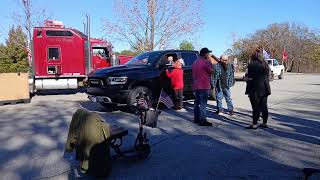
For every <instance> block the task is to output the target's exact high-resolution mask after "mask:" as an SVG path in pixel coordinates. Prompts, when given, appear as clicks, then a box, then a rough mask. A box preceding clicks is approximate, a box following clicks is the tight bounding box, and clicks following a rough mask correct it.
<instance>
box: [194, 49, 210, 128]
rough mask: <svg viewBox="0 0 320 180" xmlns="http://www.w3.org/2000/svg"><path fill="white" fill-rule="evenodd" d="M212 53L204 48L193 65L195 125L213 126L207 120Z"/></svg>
mask: <svg viewBox="0 0 320 180" xmlns="http://www.w3.org/2000/svg"><path fill="white" fill-rule="evenodd" d="M211 52H212V51H210V50H209V49H208V48H202V49H201V50H200V57H199V58H198V59H197V60H196V61H195V62H194V63H193V65H192V80H193V83H192V87H193V91H194V95H195V102H194V123H196V124H199V125H200V126H212V123H209V122H208V121H207V119H206V107H207V102H208V96H209V90H210V89H211V86H210V76H211V74H212V65H211V62H210V61H209V56H210V53H211Z"/></svg>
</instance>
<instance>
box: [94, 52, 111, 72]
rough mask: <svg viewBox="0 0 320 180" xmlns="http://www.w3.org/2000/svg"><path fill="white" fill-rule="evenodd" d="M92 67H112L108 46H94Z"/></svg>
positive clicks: (95, 68)
mask: <svg viewBox="0 0 320 180" xmlns="http://www.w3.org/2000/svg"><path fill="white" fill-rule="evenodd" d="M92 51H93V52H92V68H93V69H94V70H97V69H101V68H105V67H110V66H111V65H110V58H109V52H108V50H107V49H106V48H101V47H93V49H92Z"/></svg>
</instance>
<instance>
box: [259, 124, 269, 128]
mask: <svg viewBox="0 0 320 180" xmlns="http://www.w3.org/2000/svg"><path fill="white" fill-rule="evenodd" d="M259 128H261V129H266V128H268V125H267V124H261V125H260V126H259Z"/></svg>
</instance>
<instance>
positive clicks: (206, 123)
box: [199, 121, 212, 126]
mask: <svg viewBox="0 0 320 180" xmlns="http://www.w3.org/2000/svg"><path fill="white" fill-rule="evenodd" d="M199 126H212V123H210V122H208V121H202V122H200V123H199Z"/></svg>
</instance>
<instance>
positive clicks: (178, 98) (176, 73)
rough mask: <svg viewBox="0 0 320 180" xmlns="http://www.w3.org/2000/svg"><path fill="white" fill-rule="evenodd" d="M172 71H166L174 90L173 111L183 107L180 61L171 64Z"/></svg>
mask: <svg viewBox="0 0 320 180" xmlns="http://www.w3.org/2000/svg"><path fill="white" fill-rule="evenodd" d="M173 68H174V69H173V70H172V71H171V72H169V70H168V69H167V70H166V73H167V76H168V77H169V78H170V80H171V87H172V89H173V90H174V106H175V107H174V108H175V110H180V109H182V107H183V102H182V100H183V86H184V82H183V69H182V64H181V61H179V60H178V61H176V62H175V63H174V64H173Z"/></svg>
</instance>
